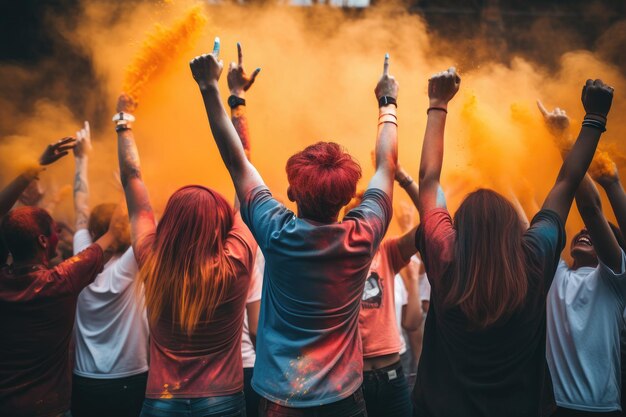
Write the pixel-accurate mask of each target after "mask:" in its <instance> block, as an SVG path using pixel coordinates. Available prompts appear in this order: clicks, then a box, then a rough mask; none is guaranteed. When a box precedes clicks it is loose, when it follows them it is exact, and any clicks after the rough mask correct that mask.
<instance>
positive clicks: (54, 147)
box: [39, 137, 76, 166]
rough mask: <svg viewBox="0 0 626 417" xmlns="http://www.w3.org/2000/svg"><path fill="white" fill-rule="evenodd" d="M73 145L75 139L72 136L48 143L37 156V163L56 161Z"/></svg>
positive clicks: (44, 164)
mask: <svg viewBox="0 0 626 417" xmlns="http://www.w3.org/2000/svg"><path fill="white" fill-rule="evenodd" d="M75 145H76V139H74V138H72V137H67V138H63V139H61V140H59V141H58V142H56V143H53V144H50V145H48V147H47V148H46V150H45V151H43V153H42V154H41V156H40V157H39V165H41V166H46V165H50V164H52V163H54V162H56V161H58V160H59V159H61V158H63V157H64V156H65V155H67V154H68V153H69V151H70V150H71V149H73V148H74V146H75Z"/></svg>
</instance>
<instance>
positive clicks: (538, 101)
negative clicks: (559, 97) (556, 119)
mask: <svg viewBox="0 0 626 417" xmlns="http://www.w3.org/2000/svg"><path fill="white" fill-rule="evenodd" d="M537 107H538V108H539V111H540V112H541V114H542V115H543V116H544V117H545V116H547V115H548V110H546V108H545V107H544V105H543V103H542V102H541V100H537Z"/></svg>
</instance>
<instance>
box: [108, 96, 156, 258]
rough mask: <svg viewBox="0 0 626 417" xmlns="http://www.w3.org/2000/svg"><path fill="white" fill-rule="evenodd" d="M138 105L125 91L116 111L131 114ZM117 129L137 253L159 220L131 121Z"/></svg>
mask: <svg viewBox="0 0 626 417" xmlns="http://www.w3.org/2000/svg"><path fill="white" fill-rule="evenodd" d="M136 106H137V104H136V103H135V102H134V100H133V99H132V98H131V97H130V96H128V95H126V94H122V95H120V96H119V98H118V101H117V113H118V114H120V113H121V114H123V115H131V114H132V113H133V112H134V111H135V108H136ZM124 117H126V116H124ZM133 120H134V118H133ZM115 130H116V131H117V156H118V159H119V164H120V180H121V182H122V187H123V188H124V195H125V196H126V205H127V207H128V217H129V219H130V237H131V242H132V245H133V249H134V250H135V254H136V255H137V254H138V253H139V246H140V244H141V241H142V240H143V238H144V237H145V236H147V235H148V234H150V233H153V232H154V231H155V230H156V222H155V220H154V213H153V211H152V205H151V204H150V197H149V196H148V190H147V189H146V185H145V184H144V182H143V179H142V178H141V165H140V163H139V152H138V151H137V145H136V144H135V136H134V135H133V130H132V128H131V125H130V123H129V122H127V121H126V120H124V121H118V124H117V126H116V127H115Z"/></svg>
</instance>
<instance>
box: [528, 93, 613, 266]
mask: <svg viewBox="0 0 626 417" xmlns="http://www.w3.org/2000/svg"><path fill="white" fill-rule="evenodd" d="M537 105H538V106H539V111H540V112H541V114H542V115H543V118H544V121H545V123H546V126H547V127H548V130H549V131H550V133H551V134H552V135H553V136H554V138H555V140H556V141H557V143H561V144H563V143H567V142H568V141H569V139H568V138H567V135H568V129H569V125H570V121H569V117H567V114H566V113H565V111H564V110H562V109H559V108H558V107H557V108H556V109H554V110H553V111H552V112H548V111H547V110H546V108H545V107H544V106H543V104H542V103H541V102H540V101H538V102H537ZM560 150H561V156H562V157H563V159H565V158H566V157H567V153H568V152H567V149H565V148H564V147H562V146H561V147H560ZM576 206H577V207H578V212H579V213H580V216H581V217H582V219H583V222H584V223H585V227H586V228H587V231H588V232H589V236H590V237H591V241H592V242H593V247H594V249H595V251H596V254H597V255H598V258H599V259H600V260H601V261H602V262H603V263H604V264H605V265H607V266H608V267H609V268H611V269H612V270H614V271H617V270H619V269H620V268H621V263H622V251H621V249H620V247H619V244H618V243H617V239H615V235H614V234H613V232H612V230H611V227H610V226H609V222H608V221H607V220H606V217H605V216H604V214H603V213H602V202H601V200H600V193H598V189H597V188H596V186H595V185H594V184H593V181H592V180H591V178H590V177H589V176H588V175H585V177H584V178H583V180H582V181H581V183H580V185H579V186H578V190H576Z"/></svg>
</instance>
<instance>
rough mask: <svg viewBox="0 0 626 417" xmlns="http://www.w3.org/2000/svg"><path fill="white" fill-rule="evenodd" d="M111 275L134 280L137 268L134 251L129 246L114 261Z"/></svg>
mask: <svg viewBox="0 0 626 417" xmlns="http://www.w3.org/2000/svg"><path fill="white" fill-rule="evenodd" d="M113 268H114V274H113V276H114V277H115V278H118V279H125V280H129V281H134V280H135V277H136V276H137V272H138V270H139V268H138V266H137V260H136V259H135V252H134V251H133V248H132V247H130V248H128V249H126V252H124V253H123V254H122V256H121V257H120V258H119V259H118V261H117V262H116V263H115V266H114V267H113Z"/></svg>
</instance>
